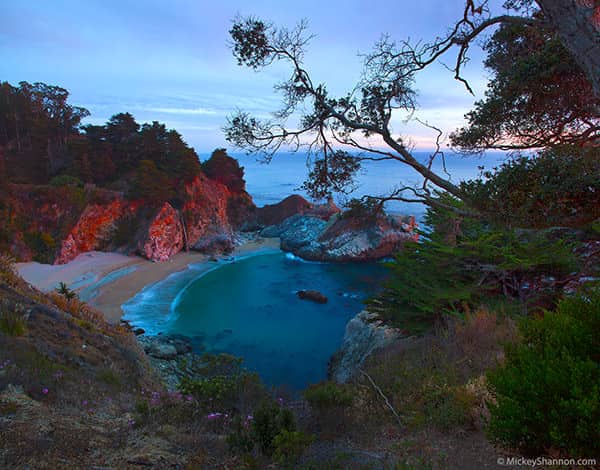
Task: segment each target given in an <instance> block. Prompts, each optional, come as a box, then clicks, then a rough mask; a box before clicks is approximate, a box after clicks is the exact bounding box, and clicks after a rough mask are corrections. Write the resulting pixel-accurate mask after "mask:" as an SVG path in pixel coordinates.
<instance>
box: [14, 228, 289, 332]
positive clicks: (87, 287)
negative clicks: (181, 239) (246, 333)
mask: <svg viewBox="0 0 600 470" xmlns="http://www.w3.org/2000/svg"><path fill="white" fill-rule="evenodd" d="M278 248H279V239H278V238H259V239H256V240H253V241H250V242H247V243H245V244H243V245H240V246H239V247H237V248H236V249H235V250H234V252H233V253H232V254H230V255H226V256H220V257H219V256H218V257H217V259H218V258H229V257H231V256H233V257H237V256H246V255H249V254H253V253H260V252H262V251H265V252H269V251H273V250H276V249H278ZM210 258H211V256H209V255H206V254H202V253H196V252H193V251H192V252H189V253H186V252H179V253H177V254H176V255H175V256H173V257H172V258H171V259H170V260H168V261H165V262H162V263H153V262H151V261H148V260H146V259H144V258H140V257H138V256H125V255H121V254H118V253H103V252H97V251H92V252H89V253H82V254H81V255H79V256H78V257H77V258H75V259H74V260H73V261H70V262H69V263H67V264H64V265H47V264H40V263H36V262H29V263H18V264H17V265H16V268H17V271H18V272H19V274H20V275H21V276H22V277H23V278H24V279H25V280H26V281H27V282H29V283H30V284H31V285H33V286H35V287H37V288H38V289H40V290H42V291H46V292H47V291H50V290H52V289H54V288H56V286H57V285H58V283H59V282H64V283H65V284H67V286H69V287H71V288H72V289H74V290H76V291H77V292H78V293H79V294H80V296H81V298H82V299H83V300H86V301H87V302H88V303H89V304H90V305H92V306H93V307H95V308H97V309H98V310H100V311H101V312H102V313H103V314H104V316H105V317H106V320H107V321H108V322H110V323H117V322H118V321H119V320H120V318H121V316H122V315H123V311H122V310H121V305H123V303H125V302H126V301H127V300H129V299H130V298H131V297H133V296H134V295H135V294H137V293H138V292H139V291H140V290H142V289H143V288H144V287H146V286H148V285H150V284H154V283H156V282H158V281H160V280H162V279H164V278H166V277H167V276H168V275H170V274H172V273H175V272H179V271H183V270H184V269H187V266H188V265H190V264H195V265H196V266H198V265H200V267H199V271H198V273H199V274H201V273H202V272H205V271H208V270H209V269H211V268H213V267H214V265H215V262H214V261H210Z"/></svg>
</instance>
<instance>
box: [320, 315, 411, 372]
mask: <svg viewBox="0 0 600 470" xmlns="http://www.w3.org/2000/svg"><path fill="white" fill-rule="evenodd" d="M400 338H401V334H400V331H399V330H397V329H395V328H391V327H389V326H387V325H385V324H384V323H383V322H382V321H381V320H379V319H378V317H377V315H375V314H374V313H370V312H368V311H366V310H363V311H362V312H360V313H359V314H358V315H356V316H355V317H354V318H352V319H351V320H350V321H349V322H348V324H347V325H346V331H345V333H344V339H343V341H342V346H341V347H340V349H339V350H338V351H337V352H336V353H335V354H334V356H333V357H332V358H331V360H330V362H329V371H328V375H329V378H330V379H331V380H335V381H336V382H340V383H344V382H348V381H349V380H350V379H351V378H352V377H353V376H354V375H355V374H356V373H357V372H358V370H359V369H360V367H361V366H362V364H363V363H364V361H365V359H366V358H367V357H368V356H369V355H370V354H371V353H373V351H375V350H377V349H381V348H385V347H387V346H389V345H390V344H392V343H394V342H395V341H398V340H399V339H400Z"/></svg>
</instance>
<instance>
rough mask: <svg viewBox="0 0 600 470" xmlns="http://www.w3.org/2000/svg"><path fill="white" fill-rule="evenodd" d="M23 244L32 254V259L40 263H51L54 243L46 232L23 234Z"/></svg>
mask: <svg viewBox="0 0 600 470" xmlns="http://www.w3.org/2000/svg"><path fill="white" fill-rule="evenodd" d="M24 238H25V244H26V245H27V246H28V247H29V249H30V250H31V251H32V252H33V259H34V260H35V261H38V262H40V263H52V261H54V254H55V251H56V241H55V240H54V238H53V237H52V235H50V234H49V233H47V232H25V234H24Z"/></svg>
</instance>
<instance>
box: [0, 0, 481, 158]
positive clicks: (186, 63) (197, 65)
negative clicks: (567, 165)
mask: <svg viewBox="0 0 600 470" xmlns="http://www.w3.org/2000/svg"><path fill="white" fill-rule="evenodd" d="M463 2H464V0H419V1H418V2H413V1H406V0H405V1H402V0H400V1H398V0H394V1H391V0H388V1H378V0H371V1H365V0H360V1H359V0H327V1H324V0H307V1H303V2H302V3H292V2H285V1H281V0H279V1H270V0H258V1H257V0H254V1H243V0H219V1H206V0H169V1H165V0H162V1H155V0H144V1H141V0H138V1H134V0H118V1H114V0H100V1H97V0H85V1H82V0H77V1H71V0H52V1H48V0H37V1H35V0H2V13H1V15H0V57H2V59H1V61H0V81H8V82H9V83H11V84H13V85H17V84H18V82H20V81H23V80H25V81H29V82H38V81H40V82H45V83H47V84H51V85H58V86H61V87H63V88H66V89H67V90H69V91H70V93H71V95H70V102H71V103H72V104H74V105H77V106H83V107H85V108H87V109H88V110H89V111H90V112H91V116H90V117H89V118H87V119H86V121H85V122H86V123H93V124H102V123H104V122H106V120H107V119H108V118H110V116H112V115H113V114H116V113H119V112H130V113H131V114H133V115H134V116H135V118H136V119H137V120H138V122H141V123H143V122H151V121H154V120H156V121H160V122H164V123H165V124H166V125H167V127H169V128H174V129H176V130H177V131H178V132H179V133H181V134H182V135H183V138H184V140H185V141H186V142H187V143H188V144H189V145H190V146H192V147H194V148H195V149H196V151H197V152H199V153H207V152H210V151H212V150H213V149H215V148H218V147H225V148H228V149H229V150H231V151H235V150H236V149H235V148H234V147H232V145H231V144H229V143H227V142H226V141H225V138H224V136H223V132H222V130H221V129H222V127H223V126H224V125H225V124H226V120H227V116H228V115H230V114H231V113H233V112H234V111H235V110H236V109H242V110H244V111H249V112H251V113H254V114H257V115H258V116H261V117H268V116H269V113H271V112H273V111H276V110H277V109H278V106H279V104H280V100H279V98H278V95H277V94H276V93H275V92H274V90H273V86H274V85H275V84H276V83H277V82H279V81H281V80H283V79H285V78H286V77H287V76H288V74H289V69H287V68H286V67H282V66H277V67H274V68H268V69H264V70H262V71H260V72H254V71H252V70H248V69H246V68H244V67H239V66H238V65H237V64H236V61H235V59H234V57H233V55H232V53H231V49H230V47H229V46H228V42H229V35H228V31H229V29H230V28H231V25H232V20H233V19H234V18H235V17H236V15H242V16H247V15H252V16H256V17H259V18H261V19H264V20H267V21H270V22H272V23H273V24H275V25H278V26H286V27H293V26H294V25H295V24H296V23H297V22H298V21H300V20H301V19H307V20H308V24H309V30H310V33H312V34H313V35H314V36H315V37H314V39H313V40H312V41H311V43H310V45H309V50H308V53H307V54H306V57H305V66H306V68H307V69H308V70H309V71H310V73H311V76H312V77H313V81H315V82H320V83H326V84H327V88H328V90H329V91H330V93H332V94H333V95H339V96H341V95H344V94H345V93H346V92H347V91H349V90H351V89H352V87H353V85H354V83H355V82H356V81H357V79H358V78H359V77H360V71H361V66H362V59H361V58H360V56H359V54H361V53H363V54H364V53H368V52H369V51H370V49H371V48H372V46H373V44H374V43H375V42H376V41H377V40H378V39H380V38H381V36H382V34H384V33H386V34H389V35H390V36H391V37H392V38H394V39H397V40H402V39H407V38H411V39H412V40H432V39H434V38H435V37H436V36H438V35H442V34H444V32H445V31H446V30H447V28H448V27H449V26H450V25H451V24H452V23H453V22H454V21H455V20H456V19H457V18H458V17H460V15H461V12H462V8H461V7H462V5H463ZM481 57H482V53H481V51H478V50H476V51H474V53H473V54H472V61H471V62H470V64H469V66H468V67H467V68H466V70H465V75H466V76H467V78H468V79H469V81H470V83H471V85H472V86H473V88H474V90H475V97H473V96H471V95H470V94H469V93H468V92H467V91H466V90H465V88H464V87H463V86H462V85H461V84H460V83H458V82H456V81H454V80H453V79H452V74H451V73H450V72H449V71H447V70H445V69H444V68H443V67H442V66H441V65H437V66H434V67H432V68H431V69H429V70H427V72H426V73H423V74H420V75H419V77H418V79H417V82H416V89H417V90H418V92H419V104H420V108H419V110H418V112H417V116H418V117H419V118H421V119H423V120H426V121H428V122H430V123H431V124H434V125H436V126H438V127H441V128H442V129H444V130H445V131H452V130H454V129H456V128H457V127H459V126H460V125H461V124H462V123H463V115H464V113H465V112H466V111H468V110H469V109H470V108H471V107H472V105H473V102H474V100H475V99H481V98H482V96H483V91H484V90H485V84H486V82H487V79H488V76H487V73H486V71H485V70H484V69H483V67H482V65H481ZM449 62H450V60H449ZM394 130H395V131H396V132H397V133H402V134H403V135H405V136H409V137H410V139H411V141H412V142H414V144H415V146H416V147H417V148H418V149H428V148H431V147H432V145H433V142H434V140H435V135H434V134H433V133H432V132H431V131H430V130H428V129H426V128H424V127H423V126H420V125H417V124H414V123H411V124H408V125H405V124H404V123H403V122H402V121H401V119H399V118H398V119H396V121H395V122H394Z"/></svg>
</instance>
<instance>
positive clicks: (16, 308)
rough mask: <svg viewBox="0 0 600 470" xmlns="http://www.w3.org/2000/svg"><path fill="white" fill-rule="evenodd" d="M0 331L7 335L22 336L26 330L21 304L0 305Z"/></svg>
mask: <svg viewBox="0 0 600 470" xmlns="http://www.w3.org/2000/svg"><path fill="white" fill-rule="evenodd" d="M0 331H1V332H2V333H4V334H5V335H7V336H23V335H24V334H25V333H26V332H27V321H26V320H25V317H24V315H23V307H22V306H21V305H9V304H8V302H2V305H0Z"/></svg>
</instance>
